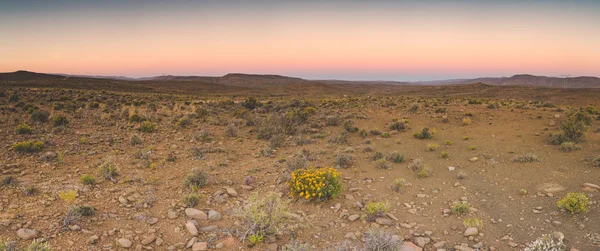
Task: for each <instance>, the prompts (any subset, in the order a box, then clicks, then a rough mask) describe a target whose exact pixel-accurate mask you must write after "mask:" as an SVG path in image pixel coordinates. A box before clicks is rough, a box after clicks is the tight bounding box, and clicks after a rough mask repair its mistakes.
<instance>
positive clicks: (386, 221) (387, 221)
mask: <svg viewBox="0 0 600 251" xmlns="http://www.w3.org/2000/svg"><path fill="white" fill-rule="evenodd" d="M375 222H377V224H379V225H386V226H391V225H394V223H393V222H392V221H391V220H390V219H388V218H377V219H375Z"/></svg>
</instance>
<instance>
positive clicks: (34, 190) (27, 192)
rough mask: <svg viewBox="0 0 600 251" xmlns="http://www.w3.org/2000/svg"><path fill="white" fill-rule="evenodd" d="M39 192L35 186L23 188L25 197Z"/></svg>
mask: <svg viewBox="0 0 600 251" xmlns="http://www.w3.org/2000/svg"><path fill="white" fill-rule="evenodd" d="M37 192H38V189H37V188H36V187H35V186H34V185H28V186H25V187H23V195H24V196H31V195H34V194H35V193H37Z"/></svg>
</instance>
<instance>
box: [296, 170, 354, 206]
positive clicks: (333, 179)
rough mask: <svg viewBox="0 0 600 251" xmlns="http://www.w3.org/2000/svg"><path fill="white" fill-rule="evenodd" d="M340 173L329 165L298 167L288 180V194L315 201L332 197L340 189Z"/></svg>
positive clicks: (336, 194) (337, 193)
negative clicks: (317, 167) (322, 166)
mask: <svg viewBox="0 0 600 251" xmlns="http://www.w3.org/2000/svg"><path fill="white" fill-rule="evenodd" d="M340 174H341V173H340V172H338V171H337V170H335V169H334V168H330V167H325V168H320V169H315V168H313V167H310V168H308V169H298V170H296V171H294V172H293V173H292V178H291V179H290V180H289V181H288V186H289V189H290V195H291V196H292V197H299V198H303V199H306V200H316V201H324V200H328V199H333V198H335V197H337V196H338V195H339V194H340V193H341V191H342V181H341V178H340Z"/></svg>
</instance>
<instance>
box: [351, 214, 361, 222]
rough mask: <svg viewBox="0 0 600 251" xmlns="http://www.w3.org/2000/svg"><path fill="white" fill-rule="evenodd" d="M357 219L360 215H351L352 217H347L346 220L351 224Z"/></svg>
mask: <svg viewBox="0 0 600 251" xmlns="http://www.w3.org/2000/svg"><path fill="white" fill-rule="evenodd" d="M359 218H360V215H358V214H353V215H350V216H348V220H350V221H352V222H354V221H356V220H358V219H359Z"/></svg>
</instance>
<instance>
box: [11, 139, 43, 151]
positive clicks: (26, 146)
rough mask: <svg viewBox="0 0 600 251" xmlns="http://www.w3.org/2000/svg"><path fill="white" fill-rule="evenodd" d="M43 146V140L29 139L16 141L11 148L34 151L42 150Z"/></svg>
mask: <svg viewBox="0 0 600 251" xmlns="http://www.w3.org/2000/svg"><path fill="white" fill-rule="evenodd" d="M45 147H46V145H45V144H44V142H41V141H39V140H36V141H33V140H29V141H21V142H17V143H16V144H14V145H13V146H12V149H14V150H15V151H17V152H21V153H36V152H41V151H42V150H44V148H45Z"/></svg>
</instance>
